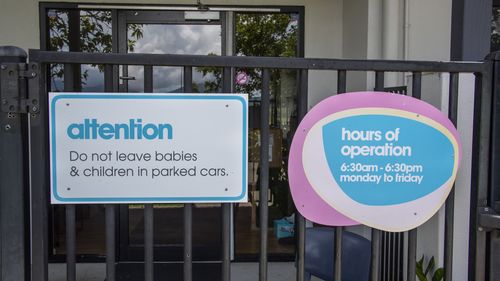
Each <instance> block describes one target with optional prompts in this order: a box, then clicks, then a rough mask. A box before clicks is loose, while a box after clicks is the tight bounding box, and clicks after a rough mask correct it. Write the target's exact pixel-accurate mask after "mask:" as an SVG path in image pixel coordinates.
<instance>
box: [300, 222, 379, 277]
mask: <svg viewBox="0 0 500 281" xmlns="http://www.w3.org/2000/svg"><path fill="white" fill-rule="evenodd" d="M334 241H335V231H334V229H333V228H329V227H313V228H307V229H306V249H305V272H306V280H307V281H309V280H310V279H311V275H313V276H316V277H318V278H321V279H323V280H327V281H330V280H333V273H334V272H333V271H334V254H333V248H334V243H335V242H334ZM341 255H342V281H365V280H366V281H368V280H369V277H370V259H371V242H370V241H369V240H368V239H366V238H364V237H362V236H360V235H357V234H354V233H352V232H348V231H344V232H343V235H342V254H341Z"/></svg>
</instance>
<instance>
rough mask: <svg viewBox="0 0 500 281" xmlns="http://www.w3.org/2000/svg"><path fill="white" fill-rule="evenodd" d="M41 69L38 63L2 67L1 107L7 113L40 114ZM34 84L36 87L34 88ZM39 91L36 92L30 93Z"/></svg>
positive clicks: (0, 71) (4, 65)
mask: <svg viewBox="0 0 500 281" xmlns="http://www.w3.org/2000/svg"><path fill="white" fill-rule="evenodd" d="M38 83H39V67H38V64H36V63H29V64H23V63H9V64H2V65H1V66H0V103H1V104H0V107H1V109H2V112H6V113H38V111H40V105H39V103H38V101H39V97H38ZM32 84H33V85H35V87H32ZM28 89H30V90H32V89H37V90H36V91H30V90H28Z"/></svg>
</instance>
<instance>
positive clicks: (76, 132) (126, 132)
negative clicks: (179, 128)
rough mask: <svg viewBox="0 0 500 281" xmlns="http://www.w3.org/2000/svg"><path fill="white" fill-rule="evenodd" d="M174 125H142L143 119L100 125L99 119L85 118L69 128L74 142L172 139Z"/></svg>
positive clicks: (69, 134) (68, 132) (68, 130)
mask: <svg viewBox="0 0 500 281" xmlns="http://www.w3.org/2000/svg"><path fill="white" fill-rule="evenodd" d="M172 130H173V128H172V125H170V124H168V123H166V124H152V123H145V124H143V123H142V119H139V118H137V119H129V120H128V123H114V124H112V123H99V122H98V121H97V119H88V118H85V119H84V120H83V123H72V124H70V125H69V126H68V129H67V134H68V137H70V138H71V139H74V140H78V139H80V140H96V139H104V140H110V139H115V140H118V139H125V140H135V139H139V140H140V139H147V140H154V139H160V140H162V139H165V137H166V138H167V139H169V140H171V139H172V135H173V132H172Z"/></svg>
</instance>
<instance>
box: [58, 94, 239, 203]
mask: <svg viewBox="0 0 500 281" xmlns="http://www.w3.org/2000/svg"><path fill="white" fill-rule="evenodd" d="M49 95H50V100H49V112H50V113H49V122H50V123H49V124H50V169H51V173H50V174H51V202H52V203H54V204H78V203H86V204H88V203H161V202H184V203H187V202H193V203H194V202H245V201H247V134H248V132H247V130H248V129H247V112H248V110H247V109H248V102H247V97H246V95H236V94H210V95H205V94H123V93H120V94H110V93H92V94H85V93H49Z"/></svg>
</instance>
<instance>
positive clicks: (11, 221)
mask: <svg viewBox="0 0 500 281" xmlns="http://www.w3.org/2000/svg"><path fill="white" fill-rule="evenodd" d="M25 62H26V53H25V52H24V50H22V49H19V48H15V47H0V64H1V70H0V71H1V75H0V77H1V80H0V89H1V90H0V95H1V98H2V104H6V103H7V102H8V101H7V99H6V97H7V96H10V97H13V98H17V99H20V98H21V97H22V94H23V91H24V93H26V92H25V91H26V84H25V83H24V82H21V79H19V71H20V70H21V71H22V70H24V69H25V68H26V65H25ZM12 106H14V105H11V107H12ZM16 109H17V108H16ZM12 111H14V110H12ZM25 124H26V118H25V116H23V115H20V114H17V113H15V112H6V111H5V110H2V112H0V167H1V169H0V280H25V277H26V275H28V271H27V264H26V258H27V253H26V249H27V247H26V241H25V240H26V236H25V235H26V230H27V229H28V228H27V227H26V223H27V222H25V203H24V202H25V195H26V192H25V186H26V183H27V178H28V174H27V173H26V164H27V163H25V151H24V148H23V146H24V145H25V144H26V138H27V131H26V128H25Z"/></svg>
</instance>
